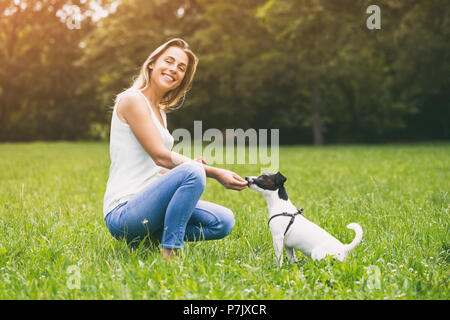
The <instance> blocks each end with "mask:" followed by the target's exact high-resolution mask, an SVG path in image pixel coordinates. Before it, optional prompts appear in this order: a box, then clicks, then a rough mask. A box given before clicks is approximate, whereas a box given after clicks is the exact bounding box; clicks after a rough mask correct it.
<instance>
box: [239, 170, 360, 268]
mask: <svg viewBox="0 0 450 320" xmlns="http://www.w3.org/2000/svg"><path fill="white" fill-rule="evenodd" d="M245 180H246V181H247V182H248V187H249V188H250V189H252V190H255V191H258V192H260V193H262V195H263V196H264V197H265V198H266V200H267V205H268V207H269V222H268V224H269V227H270V232H271V233H272V237H273V247H274V249H275V255H276V258H277V261H278V262H279V265H280V267H281V266H282V264H283V248H284V249H286V256H287V258H288V260H289V261H290V262H291V263H295V262H296V258H295V253H294V249H297V250H300V251H301V252H302V253H303V254H305V255H306V256H308V257H311V258H312V259H313V260H316V261H317V260H321V259H323V258H325V257H326V256H327V255H331V256H333V257H334V258H336V259H338V260H339V261H341V262H342V261H344V260H345V259H346V258H347V256H348V254H349V252H350V251H351V250H352V249H354V248H355V247H356V246H357V245H358V244H359V243H360V242H361V239H362V235H363V231H362V228H361V226H360V225H359V224H357V223H350V224H349V225H347V228H349V229H352V230H354V231H355V233H356V235H355V238H354V239H353V241H352V242H351V243H350V244H343V243H342V242H340V241H339V240H338V239H336V238H335V237H333V236H332V235H331V234H329V233H328V232H326V231H325V230H324V229H322V228H321V227H319V226H318V225H316V224H315V223H313V222H311V221H309V220H308V219H306V218H305V217H304V216H303V215H302V214H301V213H302V211H303V209H301V210H298V209H297V208H296V207H295V206H294V205H293V204H292V202H291V201H290V200H289V198H288V195H287V193H286V188H285V187H284V183H285V182H286V180H287V179H286V177H284V176H283V175H282V174H281V173H280V172H277V173H276V174H262V175H260V176H259V177H252V176H250V177H245Z"/></svg>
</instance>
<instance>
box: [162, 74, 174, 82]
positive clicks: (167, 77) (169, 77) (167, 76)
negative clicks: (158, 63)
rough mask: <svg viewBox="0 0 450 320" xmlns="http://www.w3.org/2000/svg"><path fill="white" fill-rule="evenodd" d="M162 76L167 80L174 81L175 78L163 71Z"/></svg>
mask: <svg viewBox="0 0 450 320" xmlns="http://www.w3.org/2000/svg"><path fill="white" fill-rule="evenodd" d="M162 77H163V78H164V79H165V80H166V81H169V82H175V78H174V77H173V76H171V75H169V74H167V73H163V74H162Z"/></svg>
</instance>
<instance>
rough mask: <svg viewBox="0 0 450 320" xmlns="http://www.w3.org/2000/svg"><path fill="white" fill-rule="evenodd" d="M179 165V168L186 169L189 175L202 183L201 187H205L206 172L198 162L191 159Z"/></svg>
mask: <svg viewBox="0 0 450 320" xmlns="http://www.w3.org/2000/svg"><path fill="white" fill-rule="evenodd" d="M179 167H180V168H179V169H182V170H186V171H187V173H188V174H189V176H190V177H193V178H194V180H195V181H197V182H198V183H200V184H201V185H202V187H203V189H204V188H205V187H206V172H205V168H204V167H203V165H202V164H201V163H200V162H197V161H194V160H192V161H188V162H184V163H182V164H181V165H179Z"/></svg>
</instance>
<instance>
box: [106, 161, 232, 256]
mask: <svg viewBox="0 0 450 320" xmlns="http://www.w3.org/2000/svg"><path fill="white" fill-rule="evenodd" d="M205 186H206V174H205V170H204V168H203V165H202V164H200V163H199V162H196V161H189V162H185V163H182V164H180V165H178V166H176V167H175V168H173V169H172V170H170V171H168V172H167V173H165V174H163V175H162V176H160V177H159V178H158V179H156V180H154V181H152V182H150V183H149V185H148V186H146V187H145V188H144V189H143V190H141V191H140V192H139V193H137V194H135V195H134V196H133V197H132V198H131V199H129V200H128V201H127V202H124V203H121V204H119V205H118V206H117V207H116V208H114V209H113V210H111V212H109V213H108V214H107V215H106V217H105V222H106V226H107V227H108V230H109V231H110V232H111V234H112V236H113V237H115V238H116V239H120V238H125V239H126V240H127V242H128V243H131V242H134V243H136V242H140V241H142V240H144V239H145V238H146V237H149V238H150V239H152V240H157V241H161V247H162V248H183V246H184V241H198V240H215V239H221V238H223V237H225V236H226V235H228V234H229V233H230V232H231V231H232V230H233V227H234V215H233V212H232V211H231V210H230V209H228V208H225V207H223V206H220V205H218V204H214V203H211V202H208V201H203V200H199V199H200V196H201V195H202V193H203V191H204V189H205Z"/></svg>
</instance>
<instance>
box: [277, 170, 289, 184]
mask: <svg viewBox="0 0 450 320" xmlns="http://www.w3.org/2000/svg"><path fill="white" fill-rule="evenodd" d="M286 180H287V179H286V177H285V176H283V175H282V174H281V173H280V171H278V172H277V173H276V174H275V184H276V185H277V186H282V185H283V184H284V183H285V182H286Z"/></svg>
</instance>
